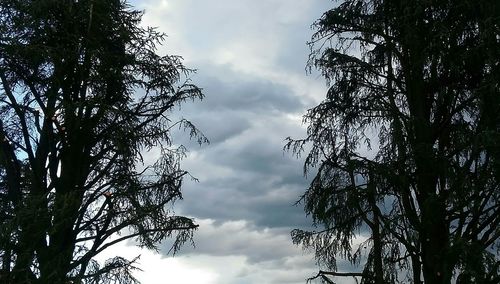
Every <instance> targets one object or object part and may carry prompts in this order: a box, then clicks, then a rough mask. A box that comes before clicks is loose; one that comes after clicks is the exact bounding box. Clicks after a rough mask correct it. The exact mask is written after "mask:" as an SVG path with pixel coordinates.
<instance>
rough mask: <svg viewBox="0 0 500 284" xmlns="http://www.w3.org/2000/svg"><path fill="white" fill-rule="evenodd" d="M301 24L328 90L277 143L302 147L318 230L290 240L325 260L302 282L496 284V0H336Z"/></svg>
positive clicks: (499, 208) (499, 207)
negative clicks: (309, 30)
mask: <svg viewBox="0 0 500 284" xmlns="http://www.w3.org/2000/svg"><path fill="white" fill-rule="evenodd" d="M314 28H315V30H316V32H315V34H314V35H313V37H312V41H311V42H310V46H311V51H312V52H311V56H310V61H309V66H310V67H316V68H318V69H319V70H321V72H322V74H323V76H324V77H325V78H326V80H327V82H328V83H329V89H328V92H327V94H326V99H325V100H324V101H323V102H322V103H320V104H319V105H318V106H316V107H314V108H312V109H310V110H309V111H308V112H307V114H306V115H305V117H304V121H305V122H306V123H307V124H308V132H307V134H308V135H307V137H306V138H305V139H301V140H289V143H288V144H287V146H286V147H285V148H286V149H289V150H292V151H295V152H296V153H299V154H300V153H301V152H302V151H303V149H304V146H305V145H309V144H311V145H312V148H311V150H310V151H309V152H308V153H307V156H306V160H305V171H306V173H307V172H308V171H310V170H312V169H313V168H314V169H313V170H315V171H316V170H317V172H316V173H315V176H314V178H313V180H312V182H311V185H310V187H309V188H308V189H307V191H306V192H305V194H304V195H303V197H302V199H301V201H302V202H303V203H304V205H305V211H306V213H307V214H309V215H311V216H312V218H313V221H314V225H315V226H316V227H317V228H318V229H317V230H314V231H305V230H294V231H293V232H292V238H293V240H294V242H295V243H297V244H302V245H303V246H304V247H306V248H311V249H313V250H314V251H315V252H316V258H317V260H318V263H319V264H320V265H322V266H324V267H326V268H327V269H328V270H326V271H323V270H322V271H320V273H319V274H318V275H317V277H315V278H321V279H323V280H324V281H325V282H327V283H330V282H328V281H332V280H331V279H330V278H331V277H340V276H355V277H358V278H361V279H362V281H361V282H362V283H398V281H403V282H405V283H406V282H411V283H421V282H422V281H423V282H424V283H432V284H438V283H439V284H441V283H443V284H444V283H452V281H454V280H455V281H457V283H498V282H499V281H500V260H499V248H500V242H499V237H500V226H499V224H500V203H499V198H500V188H499V187H500V147H499V145H500V86H499V82H500V2H499V1H496V0H482V1H470V0H459V1H449V0H443V1H424V0H411V1H410V0H399V1H395V0H346V1H342V2H341V3H339V5H338V6H336V7H335V8H333V9H331V10H329V11H327V12H326V13H324V14H323V16H322V17H321V18H320V19H319V20H318V21H317V22H315V24H314ZM315 167H317V169H316V168H315ZM356 237H359V238H360V239H362V240H363V242H362V243H361V244H360V245H355V246H354V245H353V240H354V239H355V238H356ZM338 258H343V259H347V260H349V261H350V262H351V263H353V264H356V265H358V266H361V269H360V270H359V271H357V272H353V273H339V272H337V271H336V260H337V259H338Z"/></svg>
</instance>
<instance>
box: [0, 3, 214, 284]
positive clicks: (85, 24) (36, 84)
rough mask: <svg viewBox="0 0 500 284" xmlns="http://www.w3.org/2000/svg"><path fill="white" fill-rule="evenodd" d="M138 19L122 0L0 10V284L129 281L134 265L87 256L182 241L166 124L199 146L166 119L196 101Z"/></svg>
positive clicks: (187, 226)
mask: <svg viewBox="0 0 500 284" xmlns="http://www.w3.org/2000/svg"><path fill="white" fill-rule="evenodd" d="M141 16H142V13H141V12H138V11H134V10H132V9H131V8H130V7H129V6H128V4H127V3H126V1H122V0H109V1H108V0H79V1H76V0H70V1H55V0H40V1H22V0H2V1H1V2H0V79H1V82H0V83H1V84H0V86H1V87H0V214H1V217H0V223H1V224H0V228H1V231H0V263H1V274H0V277H1V278H0V279H1V280H0V282H1V283H45V284H54V283H56V284H57V283H69V282H68V281H71V283H134V282H136V280H135V279H134V278H133V277H132V275H131V273H130V272H131V270H133V269H134V268H135V267H134V262H135V260H132V261H129V260H126V259H123V258H120V257H116V258H114V259H110V260H108V261H107V262H106V263H105V264H103V265H102V266H100V265H99V263H97V262H96V261H95V260H94V257H95V256H96V255H98V254H99V253H100V252H102V251H103V250H105V249H107V248H108V247H110V246H113V245H114V244H116V243H118V242H121V241H125V240H128V239H134V240H135V241H136V242H137V243H138V244H139V245H140V246H142V247H146V248H148V249H156V248H157V245H158V243H159V242H160V241H162V240H164V239H165V238H168V237H173V238H175V242H174V246H173V248H172V249H173V251H174V252H175V251H177V250H178V249H179V247H180V245H182V244H183V243H184V242H186V241H188V240H190V239H191V236H192V233H193V230H195V229H196V227H197V225H196V224H194V222H193V220H191V219H189V218H186V217H182V216H177V215H175V213H174V212H173V211H172V209H171V206H172V204H173V202H174V201H176V200H178V199H180V198H182V195H181V192H180V188H181V184H182V179H183V178H184V177H185V176H186V175H187V172H185V171H184V170H182V169H181V168H180V166H179V161H180V159H181V158H182V156H183V155H184V148H183V147H174V146H173V142H172V140H171V129H172V128H179V127H181V128H186V129H187V130H188V131H189V132H190V135H191V136H192V137H195V138H196V139H198V140H199V142H200V143H203V142H206V141H205V138H204V137H203V135H201V134H200V133H199V132H198V130H197V129H196V128H195V127H194V126H193V125H191V123H190V122H189V121H186V120H181V121H171V120H170V119H169V116H170V112H171V111H172V110H173V109H174V108H175V107H176V106H178V105H179V104H180V103H182V102H185V101H186V100H195V99H201V98H202V93H201V91H200V89H199V88H198V87H196V86H195V85H193V84H191V83H189V81H188V80H186V79H185V78H186V75H187V74H188V73H189V72H191V71H190V70H188V69H186V68H185V67H184V66H183V65H182V63H181V58H180V57H178V56H159V55H157V53H156V45H157V44H159V43H161V42H162V40H163V37H164V35H163V34H160V33H158V32H157V31H155V30H154V29H151V28H143V27H142V26H141V25H140V20H141ZM184 80H185V81H184ZM149 150H154V151H158V152H160V154H159V155H158V156H159V157H160V158H159V159H158V160H157V161H156V163H154V164H152V165H149V166H144V165H143V164H142V162H143V160H142V156H141V152H144V151H149Z"/></svg>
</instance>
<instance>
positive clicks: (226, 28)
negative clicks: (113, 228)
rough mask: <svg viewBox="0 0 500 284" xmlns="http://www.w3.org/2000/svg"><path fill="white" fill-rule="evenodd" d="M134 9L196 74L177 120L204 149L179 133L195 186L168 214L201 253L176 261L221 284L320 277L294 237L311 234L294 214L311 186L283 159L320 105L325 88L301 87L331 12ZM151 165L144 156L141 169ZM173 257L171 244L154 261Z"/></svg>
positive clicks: (275, 7)
mask: <svg viewBox="0 0 500 284" xmlns="http://www.w3.org/2000/svg"><path fill="white" fill-rule="evenodd" d="M136 3H137V4H138V5H142V6H141V8H145V9H146V16H145V24H147V25H152V26H158V27H159V29H160V30H162V31H164V32H166V33H167V34H168V35H169V37H168V38H167V45H166V46H163V47H161V48H160V51H161V52H165V53H169V54H181V55H183V56H184V57H185V58H186V62H185V63H186V64H187V65H188V67H190V68H196V69H198V72H197V74H196V75H194V76H193V77H192V79H193V82H194V83H195V84H197V85H199V86H200V87H202V88H203V90H204V93H205V95H206V98H205V99H204V100H203V101H202V102H195V103H192V104H191V103H189V104H186V105H184V106H183V107H182V108H181V109H180V111H179V112H175V113H174V114H172V115H173V118H186V119H189V120H190V121H191V122H193V123H194V124H195V125H196V126H197V127H198V128H199V129H201V130H202V131H203V132H204V133H205V135H206V136H207V137H208V138H209V139H210V140H211V143H210V144H209V145H203V146H201V147H199V146H198V145H196V143H194V142H193V141H190V140H189V139H188V137H187V136H188V135H186V133H183V132H182V131H174V135H175V143H176V144H177V145H178V144H183V145H187V146H188V148H189V149H190V152H189V153H188V157H187V158H186V159H185V160H184V161H183V167H184V168H185V169H187V170H189V171H190V173H191V174H193V175H194V176H195V177H197V178H199V182H193V181H189V180H186V182H185V185H184V189H183V193H184V200H183V201H182V202H179V203H177V204H176V206H175V210H176V211H177V213H179V214H183V215H188V216H193V217H194V218H196V219H197V220H198V222H199V223H200V228H199V230H198V231H197V232H196V234H195V242H196V248H194V249H191V248H189V247H188V246H186V247H184V248H183V249H182V250H181V252H180V254H179V259H181V260H182V261H186V262H189V263H190V264H191V265H194V266H197V265H199V266H200V267H208V268H209V269H213V270H214V271H217V273H218V275H219V277H220V278H219V279H217V282H216V283H252V284H253V283H264V284H265V283H273V284H275V283H276V284H277V283H297V284H298V283H305V279H306V278H307V277H309V276H311V275H313V274H314V272H315V271H317V268H316V267H315V266H314V261H313V260H312V255H311V254H305V253H303V252H302V250H301V248H298V247H295V246H294V245H293V244H292V242H291V239H290V235H289V232H290V230H291V229H293V228H296V227H302V228H304V227H308V226H309V224H310V220H308V219H307V218H306V216H305V215H304V212H303V209H302V206H301V205H299V206H294V205H293V204H294V203H295V201H297V199H298V198H299V197H300V195H301V194H302V193H303V192H304V190H305V188H306V187H307V184H308V182H309V181H308V180H306V179H304V177H303V176H302V162H303V161H301V160H297V159H295V157H293V156H292V155H291V154H290V153H284V152H283V150H282V149H283V146H284V143H285V141H284V139H285V138H286V137H288V136H292V137H303V136H304V135H305V130H304V127H303V126H301V114H302V113H304V112H305V110H306V109H307V108H309V107H311V106H313V105H314V104H316V103H317V101H318V100H319V99H321V98H322V97H323V96H324V90H325V86H324V83H323V81H321V80H316V76H310V77H306V76H305V73H306V72H305V69H304V68H305V63H306V60H307V54H308V48H307V46H306V45H305V43H306V41H307V40H308V39H309V36H310V33H311V30H310V28H309V26H310V24H311V23H312V21H313V20H315V19H317V18H318V17H319V16H320V15H321V13H323V12H324V11H325V10H326V7H327V6H329V5H331V3H329V1H320V0H314V1H290V0H270V1H253V0H241V1H232V0H218V1H197V0H171V1H160V0H147V1H141V2H136ZM214 3H216V4H217V5H214ZM156 155H157V152H155V151H151V152H150V153H148V154H146V155H145V158H146V163H147V162H148V161H150V160H153V159H154V157H155V156H156ZM168 248H170V243H169V242H168V241H167V242H165V243H164V244H163V245H162V250H161V253H162V254H165V253H166V251H168ZM234 263H235V264H234ZM226 266H231V268H232V269H233V268H234V270H232V271H227V270H228V269H226ZM214 283H215V282H214ZM339 283H344V282H339Z"/></svg>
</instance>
